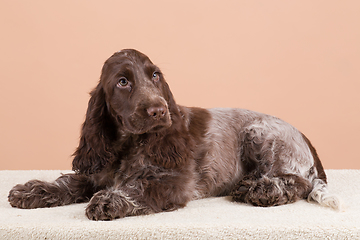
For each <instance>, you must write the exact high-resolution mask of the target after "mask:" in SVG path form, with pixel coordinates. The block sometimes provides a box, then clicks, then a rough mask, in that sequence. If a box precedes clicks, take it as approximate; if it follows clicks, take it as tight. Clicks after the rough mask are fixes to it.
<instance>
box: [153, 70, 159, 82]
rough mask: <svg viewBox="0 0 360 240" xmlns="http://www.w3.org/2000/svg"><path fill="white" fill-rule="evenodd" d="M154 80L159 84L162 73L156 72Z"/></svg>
mask: <svg viewBox="0 0 360 240" xmlns="http://www.w3.org/2000/svg"><path fill="white" fill-rule="evenodd" d="M152 80H153V81H154V82H158V81H159V80H160V73H158V72H154V73H153V75H152Z"/></svg>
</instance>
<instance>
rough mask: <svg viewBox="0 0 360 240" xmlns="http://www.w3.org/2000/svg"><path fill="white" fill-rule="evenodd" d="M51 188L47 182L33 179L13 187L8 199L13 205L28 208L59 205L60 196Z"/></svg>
mask: <svg viewBox="0 0 360 240" xmlns="http://www.w3.org/2000/svg"><path fill="white" fill-rule="evenodd" d="M49 190H50V189H49V186H47V183H45V182H42V181H38V180H33V181H29V182H27V183H25V184H18V185H16V186H15V187H13V188H12V189H11V190H10V192H9V196H8V200H9V202H10V205H11V206H13V207H17V208H26V209H30V208H40V207H51V206H53V205H58V204H57V202H58V198H56V197H55V195H54V194H52V193H51V192H50V191H49Z"/></svg>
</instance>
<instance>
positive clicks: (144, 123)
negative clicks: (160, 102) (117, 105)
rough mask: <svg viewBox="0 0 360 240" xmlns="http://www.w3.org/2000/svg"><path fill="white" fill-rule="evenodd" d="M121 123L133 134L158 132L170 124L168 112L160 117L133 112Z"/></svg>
mask: <svg viewBox="0 0 360 240" xmlns="http://www.w3.org/2000/svg"><path fill="white" fill-rule="evenodd" d="M123 123H124V126H125V127H126V128H127V130H128V131H129V132H131V133H133V134H144V133H155V132H160V131H162V130H164V129H167V128H169V127H171V125H172V121H171V117H170V114H169V113H166V114H165V116H164V117H163V118H161V119H152V118H144V117H142V116H140V115H138V114H133V115H131V116H130V117H129V118H128V119H127V120H125V121H124V122H123Z"/></svg>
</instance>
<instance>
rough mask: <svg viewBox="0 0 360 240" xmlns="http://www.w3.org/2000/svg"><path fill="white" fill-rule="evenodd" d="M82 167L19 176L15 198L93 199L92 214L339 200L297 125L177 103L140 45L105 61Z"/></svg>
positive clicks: (23, 204)
mask: <svg viewBox="0 0 360 240" xmlns="http://www.w3.org/2000/svg"><path fill="white" fill-rule="evenodd" d="M73 170H74V171H75V173H74V174H66V175H63V176H61V177H59V178H58V179H57V180H56V181H55V182H53V183H48V182H42V181H39V180H32V181H29V182H27V183H26V184H24V185H22V184H19V185H16V186H15V187H14V188H13V189H12V190H11V191H10V194H9V202H10V204H11V205H12V206H13V207H18V208H38V207H54V206H62V205H66V204H71V203H78V202H88V201H89V204H88V206H87V208H86V216H87V217H88V218H89V219H91V220H112V219H115V218H122V217H126V216H134V215H142V214H150V213H157V212H162V211H172V210H175V209H178V208H181V207H184V206H185V205H186V204H187V202H189V201H190V200H192V199H197V198H204V197H209V196H223V195H231V196H232V197H233V200H234V201H239V202H246V203H250V204H253V205H255V206H266V207H267V206H274V205H281V204H286V203H292V202H295V201H297V200H299V199H306V198H308V199H309V200H314V201H317V202H319V203H320V204H322V205H325V206H330V207H333V208H338V207H339V202H338V199H337V198H336V197H333V196H332V195H330V194H329V193H328V191H327V189H326V187H327V186H326V175H325V172H324V170H323V167H322V165H321V162H320V160H319V158H318V155H317V153H316V151H315V149H314V148H313V146H312V145H311V143H310V141H309V140H308V139H307V138H306V137H305V136H304V135H303V134H302V133H300V132H299V131H298V130H297V129H295V128H294V127H292V126H291V125H290V124H288V123H286V122H284V121H282V120H280V119H278V118H275V117H272V116H269V115H265V114H261V113H257V112H253V111H248V110H243V109H202V108H188V107H184V106H180V105H177V104H176V102H175V100H174V97H173V95H172V93H171V91H170V88H169V86H168V84H167V83H166V81H165V79H164V77H163V74H162V73H161V71H160V69H159V68H158V67H157V66H156V65H154V64H153V63H152V62H151V61H150V59H149V58H148V57H147V56H145V55H144V54H142V53H140V52H138V51H136V50H131V49H125V50H122V51H120V52H117V53H115V54H114V55H113V56H111V57H110V58H109V59H108V60H107V61H106V62H105V64H104V66H103V69H102V73H101V77H100V81H99V84H98V85H97V86H96V88H95V89H94V90H93V91H92V92H91V97H90V100H89V105H88V109H87V113H86V119H85V121H84V124H83V126H82V130H81V137H80V143H79V146H78V148H77V149H76V151H75V153H74V160H73Z"/></svg>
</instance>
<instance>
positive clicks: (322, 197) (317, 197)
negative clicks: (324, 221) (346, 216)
mask: <svg viewBox="0 0 360 240" xmlns="http://www.w3.org/2000/svg"><path fill="white" fill-rule="evenodd" d="M312 185H313V188H312V191H311V192H310V194H309V196H308V201H311V200H313V201H315V202H318V203H319V204H320V205H322V206H325V207H330V208H333V209H335V210H340V207H341V202H340V200H339V198H338V197H337V196H335V195H333V194H330V193H329V191H328V189H327V184H326V183H325V182H324V181H323V180H321V179H318V178H316V179H314V180H313V181H312Z"/></svg>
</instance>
